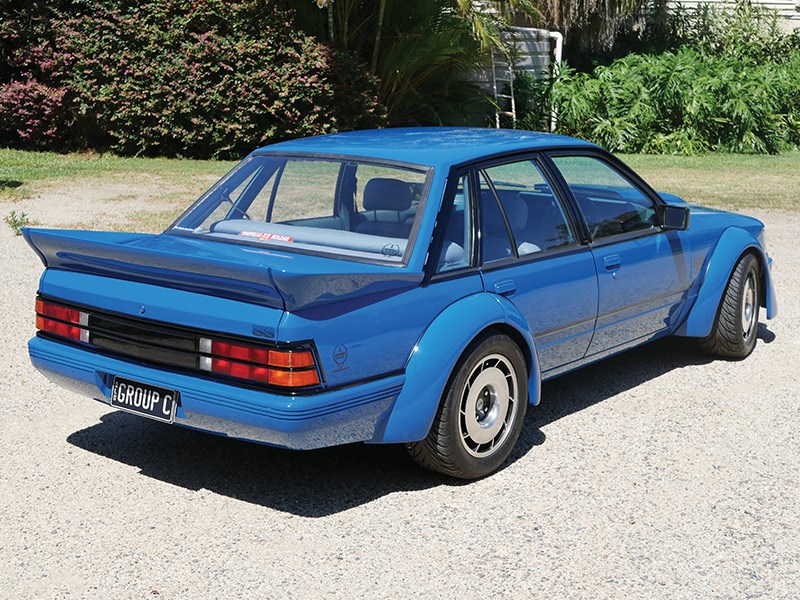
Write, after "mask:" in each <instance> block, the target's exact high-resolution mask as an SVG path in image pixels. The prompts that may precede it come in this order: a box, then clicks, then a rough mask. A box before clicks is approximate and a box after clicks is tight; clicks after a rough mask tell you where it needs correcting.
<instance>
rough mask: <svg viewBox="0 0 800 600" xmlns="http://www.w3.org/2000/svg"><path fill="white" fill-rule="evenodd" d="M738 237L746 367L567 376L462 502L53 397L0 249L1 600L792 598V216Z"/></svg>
mask: <svg viewBox="0 0 800 600" xmlns="http://www.w3.org/2000/svg"><path fill="white" fill-rule="evenodd" d="M12 208H13V206H12V205H9V204H0V209H2V210H0V212H2V214H6V213H7V212H8V211H9V210H10V209H12ZM751 213H752V214H755V215H756V216H758V217H760V218H762V219H763V220H764V221H765V222H766V223H767V231H768V234H767V236H768V239H767V242H768V244H769V249H770V252H771V254H772V255H773V256H774V257H775V261H776V262H775V264H776V270H775V280H776V284H777V290H778V294H779V302H780V308H781V313H780V316H779V319H778V320H776V321H773V322H770V323H769V324H768V325H767V326H765V325H763V324H762V325H761V328H760V336H759V337H760V340H759V343H758V346H757V347H756V350H755V352H754V354H753V355H752V356H751V357H750V358H748V359H747V360H745V361H743V362H724V361H709V360H708V359H707V358H705V357H704V356H702V355H699V354H697V353H696V352H694V351H693V350H692V348H691V346H690V345H687V344H686V343H683V342H681V341H680V340H666V341H663V342H659V343H656V344H654V345H651V346H649V347H646V348H643V349H640V350H636V351H633V352H628V353H625V354H623V355H620V356H618V357H616V358H613V359H610V360H606V361H604V362H602V363H599V364H598V365H595V366H592V367H589V368H586V369H583V370H582V371H579V372H576V373H574V374H571V375H567V376H564V377H562V378H561V379H558V380H556V381H554V382H551V383H549V384H547V385H546V386H545V389H544V393H543V398H542V405H541V406H540V407H537V408H535V409H533V410H531V411H529V414H528V419H527V423H526V425H525V429H524V432H523V435H522V439H521V441H520V443H519V446H518V448H517V449H516V451H515V452H514V454H513V456H512V461H511V462H510V464H508V466H507V467H506V468H505V469H504V470H502V471H501V472H499V473H497V474H495V475H493V476H492V477H489V478H487V479H484V480H482V481H477V482H473V483H466V484H464V483H456V482H453V481H449V480H443V479H442V478H440V477H438V476H436V475H433V474H429V473H427V472H424V471H421V470H419V469H418V468H417V467H415V466H414V465H413V464H412V463H411V462H410V460H409V459H408V458H406V456H405V453H404V451H403V450H402V449H401V448H397V447H374V446H363V445H354V446H346V447H341V448H333V449H326V450H320V451H314V452H307V453H299V452H290V451H284V450H279V449H274V448H268V447H262V446H257V445H252V444H246V443H243V442H237V441H231V440H226V439H222V438H217V437H214V436H210V435H204V434H200V433H195V432H191V431H188V430H182V429H180V428H178V427H170V426H168V425H162V424H159V423H155V422H151V421H148V420H146V419H141V418H137V417H135V416H132V415H128V414H124V413H120V412H115V411H110V410H109V409H108V407H105V406H104V405H101V404H99V403H96V402H92V401H91V400H88V399H85V398H82V397H78V396H75V395H73V394H71V393H68V392H66V391H63V390H61V389H59V388H57V387H55V386H53V385H51V384H49V383H48V382H47V381H46V380H45V379H44V378H43V377H42V376H40V375H39V374H38V373H37V372H36V371H35V370H34V369H33V368H32V367H31V366H30V364H29V362H28V358H27V354H26V350H25V342H26V340H27V339H28V337H30V336H31V335H32V333H33V298H34V293H35V291H36V284H37V280H38V276H39V274H40V271H41V266H40V264H39V262H38V259H37V258H36V257H35V255H34V254H33V252H31V251H30V250H29V248H28V247H27V245H26V244H25V243H24V241H23V240H22V238H20V237H13V235H12V234H11V231H10V230H9V229H8V228H7V227H5V226H2V227H0V253H2V256H3V257H5V266H6V269H5V275H4V277H3V292H2V293H3V303H2V307H3V311H2V321H1V323H2V327H1V328H2V331H3V340H4V342H3V344H2V346H0V358H2V360H0V370H1V372H2V375H1V376H0V395H1V397H2V403H0V427H2V431H1V432H0V598H84V597H88V598H155V597H160V598H303V599H305V598H317V597H331V598H357V597H370V598H374V597H392V598H399V597H440V598H451V597H456V596H462V597H476V598H489V597H506V598H519V597H541V598H621V597H625V598H687V599H689V598H691V599H696V598H749V597H763V598H797V597H798V595H799V594H800V516H799V514H798V513H799V512H800V469H798V456H800V435H799V434H798V423H800V409H798V401H797V391H796V390H797V389H798V383H800V368H799V367H800V360H799V359H800V332H798V323H800V319H799V318H798V317H800V315H799V314H798V313H799V312H800V282H798V275H799V274H800V246H799V245H798V244H797V231H798V230H800V215H798V214H793V213H778V212H763V211H762V212H759V211H751ZM39 220H40V221H43V220H44V219H42V218H41V217H40V216H39ZM57 220H58V219H57V218H56V217H54V222H56V221H57ZM44 224H49V223H46V222H45V223H44Z"/></svg>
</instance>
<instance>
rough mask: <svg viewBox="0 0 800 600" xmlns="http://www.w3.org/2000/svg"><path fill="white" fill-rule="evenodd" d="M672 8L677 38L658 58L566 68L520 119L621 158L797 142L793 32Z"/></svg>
mask: <svg viewBox="0 0 800 600" xmlns="http://www.w3.org/2000/svg"><path fill="white" fill-rule="evenodd" d="M686 14H687V13H684V12H681V11H678V13H677V16H676V17H675V21H674V22H673V23H672V28H673V34H672V35H673V37H674V39H675V40H676V41H687V42H691V43H690V44H687V45H683V46H681V47H679V48H677V49H673V50H667V51H664V52H662V53H660V54H629V55H628V56H626V57H624V58H620V59H617V60H615V61H614V62H612V63H611V64H610V65H607V66H598V67H596V68H595V69H594V70H593V71H592V72H591V73H581V72H577V71H575V70H574V69H571V68H570V67H569V66H566V65H564V66H562V68H561V69H560V71H559V72H558V73H557V74H555V75H554V76H553V77H552V78H551V79H550V80H549V81H547V82H543V83H539V84H537V85H538V87H537V88H536V89H538V93H539V94H540V96H541V94H544V95H543V96H541V97H540V99H539V100H538V105H537V106H533V107H529V108H528V111H527V112H526V113H525V114H523V116H522V119H521V120H520V122H521V125H522V126H523V127H526V128H535V129H540V128H541V125H540V124H541V122H542V120H543V118H544V117H545V116H546V115H547V114H548V113H549V111H550V110H551V108H550V107H551V106H552V107H553V109H554V110H555V111H556V112H557V115H558V126H557V130H558V131H559V132H561V133H566V134H570V135H575V136H577V137H582V138H585V139H589V140H592V141H594V142H596V143H598V144H600V145H602V146H605V147H606V148H609V149H611V150H615V151H622V152H649V153H668V154H689V155H691V154H698V153H702V152H705V151H708V150H719V151H726V152H738V153H777V152H780V151H782V150H786V149H789V148H794V147H797V146H798V145H800V32H797V31H796V32H795V33H793V34H788V35H784V34H781V33H780V32H779V31H778V30H777V27H778V25H777V20H776V16H775V13H774V11H769V10H767V9H763V8H754V7H751V6H750V5H749V3H746V2H739V3H738V4H737V6H736V8H735V10H734V11H719V10H717V9H714V8H709V7H707V6H706V7H700V8H698V9H696V10H695V11H694V12H693V13H691V18H688V17H686Z"/></svg>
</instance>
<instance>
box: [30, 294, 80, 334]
mask: <svg viewBox="0 0 800 600" xmlns="http://www.w3.org/2000/svg"><path fill="white" fill-rule="evenodd" d="M88 324H89V314H88V313H85V312H82V311H80V310H77V309H75V308H68V307H66V306H61V305H60V304H53V303H52V302H47V301H45V300H39V299H37V300H36V329H38V330H39V331H44V332H46V333H52V334H53V335H57V336H60V337H64V338H67V339H70V340H75V341H77V342H88V341H89V330H88V329H85V327H86V326H87V325H88Z"/></svg>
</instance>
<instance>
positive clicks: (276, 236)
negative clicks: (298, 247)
mask: <svg viewBox="0 0 800 600" xmlns="http://www.w3.org/2000/svg"><path fill="white" fill-rule="evenodd" d="M239 235H243V236H245V237H252V238H257V239H258V240H260V241H262V242H269V241H275V242H287V243H290V244H291V243H292V242H293V241H294V238H293V237H292V236H290V235H284V234H281V233H263V232H260V231H241V232H239Z"/></svg>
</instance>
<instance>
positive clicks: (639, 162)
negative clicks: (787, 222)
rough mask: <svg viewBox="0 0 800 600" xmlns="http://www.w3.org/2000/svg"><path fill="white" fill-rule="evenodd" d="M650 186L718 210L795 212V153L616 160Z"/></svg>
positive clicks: (799, 196) (799, 204) (799, 203)
mask: <svg viewBox="0 0 800 600" xmlns="http://www.w3.org/2000/svg"><path fill="white" fill-rule="evenodd" d="M620 158H622V160H624V161H625V162H626V163H627V164H628V165H630V166H631V167H632V168H633V169H634V170H635V171H636V172H637V173H639V175H641V176H642V177H643V178H644V179H645V180H646V181H647V182H648V183H649V184H650V185H652V186H653V187H654V188H655V189H656V190H658V191H660V192H669V193H671V194H676V195H678V196H681V197H682V198H685V199H686V200H688V201H690V202H696V203H698V204H706V205H709V206H716V207H719V208H729V209H747V208H766V209H770V208H774V209H781V210H800V152H797V151H795V152H787V153H785V154H779V155H776V156H766V155H755V156H753V155H742V154H707V155H704V156H661V155H658V156H656V155H643V154H631V155H622V156H620Z"/></svg>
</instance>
